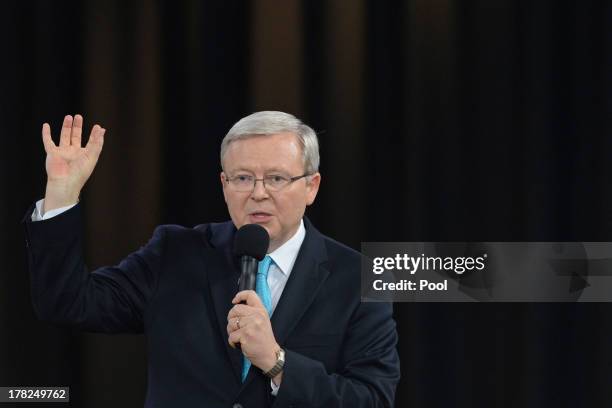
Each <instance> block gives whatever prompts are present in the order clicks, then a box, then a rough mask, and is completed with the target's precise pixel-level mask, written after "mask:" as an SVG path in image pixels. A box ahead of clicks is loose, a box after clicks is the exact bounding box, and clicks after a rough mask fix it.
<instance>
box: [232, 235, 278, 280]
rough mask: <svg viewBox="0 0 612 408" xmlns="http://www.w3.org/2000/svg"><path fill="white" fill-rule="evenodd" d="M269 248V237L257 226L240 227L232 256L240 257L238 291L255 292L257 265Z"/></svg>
mask: <svg viewBox="0 0 612 408" xmlns="http://www.w3.org/2000/svg"><path fill="white" fill-rule="evenodd" d="M269 246H270V235H268V231H266V229H265V228H264V227H262V226H261V225H258V224H246V225H243V226H242V227H240V229H239V230H238V232H236V237H235V238H234V254H235V255H236V256H239V257H240V281H239V283H238V290H239V291H242V290H255V279H256V277H257V263H258V262H259V261H261V260H262V259H264V257H265V256H266V253H267V252H268V247H269Z"/></svg>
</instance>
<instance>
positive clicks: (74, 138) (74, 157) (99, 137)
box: [42, 115, 106, 191]
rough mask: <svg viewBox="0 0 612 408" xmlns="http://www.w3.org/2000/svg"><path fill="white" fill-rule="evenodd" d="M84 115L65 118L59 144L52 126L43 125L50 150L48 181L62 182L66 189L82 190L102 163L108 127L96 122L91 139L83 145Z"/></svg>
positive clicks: (44, 142) (48, 156)
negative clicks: (101, 154)
mask: <svg viewBox="0 0 612 408" xmlns="http://www.w3.org/2000/svg"><path fill="white" fill-rule="evenodd" d="M82 131H83V117H82V116H81V115H75V117H74V119H73V118H72V116H70V115H68V116H66V117H65V118H64V123H63V125H62V131H61V133H60V141H59V145H56V144H55V143H53V139H51V128H50V127H49V124H48V123H45V124H44V125H43V128H42V138H43V144H44V145H45V151H46V152H47V160H46V166H45V167H46V170H47V180H48V182H54V183H59V182H61V183H62V184H63V185H64V186H65V188H67V189H68V188H69V189H77V190H79V191H80V190H81V188H82V187H83V185H84V184H85V182H86V181H87V179H88V178H89V176H91V173H92V172H93V169H94V168H95V166H96V163H97V162H98V157H100V152H101V151H102V145H103V144H104V132H105V131H106V130H105V129H103V128H101V127H100V126H99V125H95V126H94V127H93V128H92V129H91V134H90V136H89V141H88V142H87V145H86V146H85V147H81V133H82Z"/></svg>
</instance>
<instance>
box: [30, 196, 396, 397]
mask: <svg viewBox="0 0 612 408" xmlns="http://www.w3.org/2000/svg"><path fill="white" fill-rule="evenodd" d="M80 212H81V209H80V206H79V205H77V206H75V207H74V208H72V209H70V210H68V211H67V212H65V213H63V214H61V215H59V216H57V217H54V218H52V219H50V220H45V221H39V222H31V221H30V214H32V209H30V210H29V213H28V214H26V218H25V220H24V225H25V227H26V228H25V229H26V236H27V238H26V242H27V245H28V249H29V251H28V253H29V262H30V271H31V282H32V299H33V304H34V309H35V311H36V313H37V315H38V316H39V317H40V318H41V319H43V320H46V321H50V322H54V323H57V324H61V325H69V326H72V327H78V328H81V329H83V330H87V331H94V332H103V333H125V332H130V333H143V332H144V333H145V334H146V335H147V341H148V390H147V396H146V404H145V406H146V407H198V408H200V407H231V406H233V405H234V404H241V405H242V406H244V407H246V408H248V407H266V406H273V407H337V406H342V407H379V406H380V407H383V406H384V407H390V406H393V399H394V394H395V388H396V385H397V382H398V380H399V360H398V355H397V352H396V349H395V346H396V343H397V332H396V329H395V322H394V320H393V318H392V306H391V305H390V304H386V303H362V302H360V272H359V271H360V255H359V253H357V252H355V251H353V250H351V249H349V248H347V247H345V246H343V245H342V244H339V243H338V242H335V241H333V240H332V239H330V238H328V237H326V236H324V235H322V234H321V233H319V232H318V231H317V230H316V229H315V228H314V227H313V226H312V224H311V223H310V222H309V221H308V220H306V219H305V227H306V237H305V239H304V243H303V244H302V247H301V249H300V252H299V254H298V257H297V259H296V262H295V265H294V268H293V271H292V272H291V275H290V278H289V280H288V282H287V285H286V287H285V289H284V291H283V294H282V296H281V298H280V301H279V303H278V305H277V307H276V310H275V312H274V314H273V316H272V328H273V331H274V335H275V337H276V340H277V342H278V343H279V344H280V345H281V346H282V347H283V348H284V349H285V350H286V363H285V369H284V373H283V381H282V384H281V386H280V390H279V392H278V395H277V397H273V396H272V395H271V393H270V392H271V388H270V380H269V379H268V378H266V377H265V376H264V375H263V374H262V373H261V371H260V370H259V369H257V368H256V367H252V368H251V370H250V372H249V375H248V377H247V379H246V381H245V382H244V383H242V382H241V381H240V373H241V367H242V354H241V352H240V351H239V350H235V349H232V348H231V347H230V346H229V345H228V341H227V337H228V336H227V332H226V325H227V314H228V312H229V310H230V308H231V307H232V304H231V299H232V298H233V297H234V295H235V294H236V292H237V289H238V284H237V281H238V276H239V273H238V269H237V267H236V265H235V261H234V259H233V257H232V251H231V247H232V245H233V238H234V233H235V231H236V228H235V227H234V225H233V224H232V223H231V222H226V223H219V224H203V225H199V226H197V227H195V228H184V227H179V226H174V225H164V226H160V227H158V228H157V229H156V230H155V233H154V235H153V237H152V238H151V240H150V241H149V242H148V244H147V245H145V246H144V247H142V248H141V249H139V250H138V251H136V252H134V253H132V254H131V255H129V256H128V257H127V258H125V259H124V260H123V261H122V262H121V263H120V264H119V265H117V266H111V267H103V268H100V269H97V270H95V271H93V272H92V273H88V271H87V268H86V266H85V262H84V260H83V256H82V239H81V236H80V231H81V215H80ZM101 245H103V244H101ZM235 406H237V407H238V406H240V405H235Z"/></svg>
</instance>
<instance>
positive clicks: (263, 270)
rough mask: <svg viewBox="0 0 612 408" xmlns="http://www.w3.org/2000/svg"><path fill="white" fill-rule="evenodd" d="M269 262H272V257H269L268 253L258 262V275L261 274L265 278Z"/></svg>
mask: <svg viewBox="0 0 612 408" xmlns="http://www.w3.org/2000/svg"><path fill="white" fill-rule="evenodd" d="M271 263H272V258H270V255H266V257H265V258H264V259H262V260H261V262H259V266H258V268H257V274H258V275H259V274H261V275H263V276H265V277H266V278H267V277H268V270H269V269H270V264H271Z"/></svg>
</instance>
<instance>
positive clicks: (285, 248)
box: [268, 220, 306, 275]
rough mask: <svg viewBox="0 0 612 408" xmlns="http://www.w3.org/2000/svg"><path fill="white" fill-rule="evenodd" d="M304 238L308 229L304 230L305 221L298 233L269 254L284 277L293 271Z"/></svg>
mask: <svg viewBox="0 0 612 408" xmlns="http://www.w3.org/2000/svg"><path fill="white" fill-rule="evenodd" d="M304 237H306V228H304V220H300V226H299V227H298V230H297V231H296V233H295V234H293V236H292V237H291V238H289V240H288V241H287V242H285V243H284V244H283V245H281V246H279V247H278V248H276V249H275V250H274V251H272V252H270V253H269V254H268V255H269V256H270V258H272V260H273V261H274V263H275V264H276V266H278V268H279V269H280V270H281V272H282V273H283V274H284V275H289V273H290V272H291V269H293V264H294V263H295V259H296V258H297V255H298V252H299V251H300V247H301V246H302V242H304Z"/></svg>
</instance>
